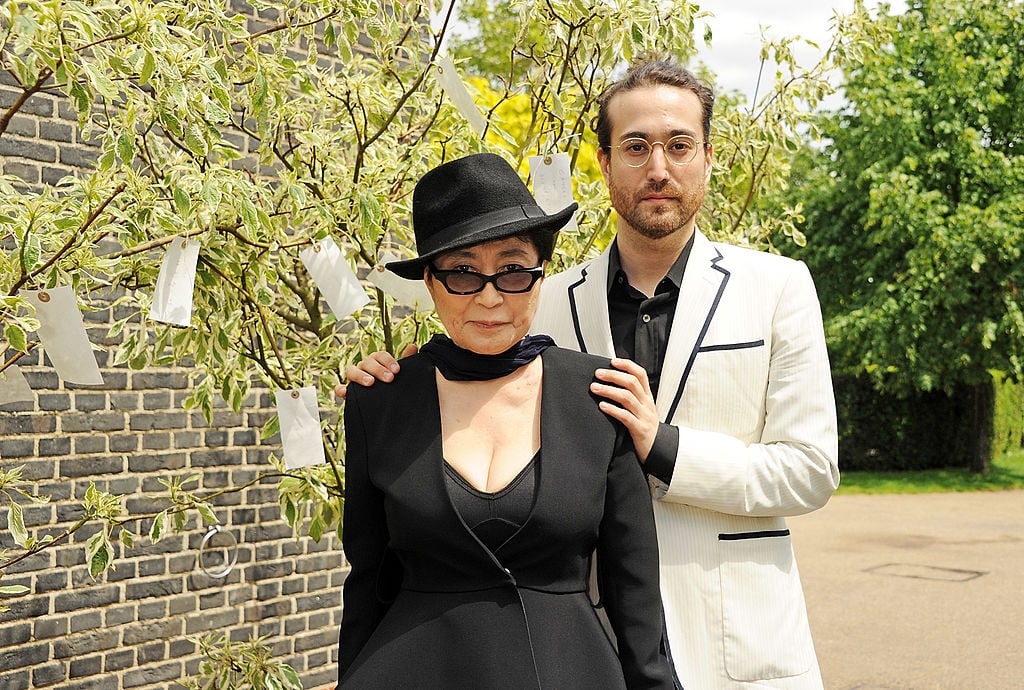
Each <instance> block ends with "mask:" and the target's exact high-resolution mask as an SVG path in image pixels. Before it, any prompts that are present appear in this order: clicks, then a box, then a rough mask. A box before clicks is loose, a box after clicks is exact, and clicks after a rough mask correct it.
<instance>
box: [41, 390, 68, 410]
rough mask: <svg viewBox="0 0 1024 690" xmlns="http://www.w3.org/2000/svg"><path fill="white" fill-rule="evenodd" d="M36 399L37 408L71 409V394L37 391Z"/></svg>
mask: <svg viewBox="0 0 1024 690" xmlns="http://www.w3.org/2000/svg"><path fill="white" fill-rule="evenodd" d="M36 400H37V401H38V402H39V409H40V410H44V411H47V412H63V411H64V410H70V409H71V396H70V395H68V394H67V393H39V395H37V396H36Z"/></svg>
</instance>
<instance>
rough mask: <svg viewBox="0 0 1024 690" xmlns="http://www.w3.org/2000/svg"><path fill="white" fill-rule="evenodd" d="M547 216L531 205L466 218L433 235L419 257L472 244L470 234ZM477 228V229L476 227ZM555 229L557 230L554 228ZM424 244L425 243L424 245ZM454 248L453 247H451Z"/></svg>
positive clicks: (537, 207)
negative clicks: (441, 249)
mask: <svg viewBox="0 0 1024 690" xmlns="http://www.w3.org/2000/svg"><path fill="white" fill-rule="evenodd" d="M546 216H547V214H546V213H544V210H543V209H542V208H541V207H540V206H533V205H521V206H513V207H510V208H502V209H498V210H497V211H491V212H490V213H484V214H482V215H479V216H473V217H472V218H468V219H466V220H464V221H462V222H461V223H456V224H455V225H450V226H448V227H447V228H445V229H444V230H442V231H441V232H437V233H434V234H433V235H431V236H430V237H429V238H428V240H429V243H430V247H421V248H420V250H419V253H420V255H421V256H426V255H428V254H431V253H433V252H435V251H437V249H436V248H442V247H448V246H449V244H451V243H453V242H456V241H458V240H460V239H461V240H464V241H463V242H462V245H466V244H473V243H474V241H473V239H472V234H473V233H474V232H479V231H480V230H487V229H490V228H496V227H500V226H502V225H508V224H510V223H515V222H516V221H520V220H528V219H530V218H544V217H546ZM477 226H478V227H477ZM556 229H557V228H556ZM424 244H426V243H424ZM453 248H454V247H453Z"/></svg>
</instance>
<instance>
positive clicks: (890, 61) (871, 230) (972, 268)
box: [800, 0, 1024, 471]
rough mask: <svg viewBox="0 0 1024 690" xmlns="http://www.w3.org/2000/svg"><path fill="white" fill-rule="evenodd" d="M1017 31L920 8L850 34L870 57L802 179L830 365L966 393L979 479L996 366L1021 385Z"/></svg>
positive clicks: (1022, 59) (1010, 21)
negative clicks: (872, 46) (867, 47)
mask: <svg viewBox="0 0 1024 690" xmlns="http://www.w3.org/2000/svg"><path fill="white" fill-rule="evenodd" d="M858 4H859V3H858ZM1022 25H1024V3H1021V2H997V1H995V0H979V1H978V2H972V3H955V2H951V1H950V0H919V1H916V2H911V3H909V7H908V9H907V12H906V13H905V14H904V15H902V16H898V15H897V16H892V15H889V14H887V12H886V10H885V9H884V8H883V9H882V10H881V13H880V14H879V16H878V17H877V19H875V20H872V21H867V22H865V23H862V24H858V25H856V26H855V27H852V31H854V32H855V33H857V34H860V35H862V36H867V35H874V36H877V37H879V40H878V46H879V47H878V49H877V50H875V51H872V52H869V53H865V54H864V56H863V60H862V61H861V62H859V63H852V64H851V65H850V66H849V67H848V68H847V70H846V73H845V76H844V81H843V89H844V91H845V95H846V105H845V106H844V107H843V108H842V109H841V110H840V112H838V113H835V114H834V115H832V116H831V117H829V118H828V119H827V120H826V121H825V123H824V125H823V131H824V133H825V134H826V135H827V137H828V138H829V139H830V140H831V141H830V143H829V144H828V145H827V146H826V147H824V149H823V150H822V151H820V153H819V154H818V155H817V156H815V157H814V158H813V160H810V161H809V162H807V163H806V166H807V171H806V173H805V174H806V176H805V178H804V179H803V180H802V184H801V185H800V194H801V195H802V196H803V198H804V200H805V204H806V207H807V209H808V210H807V220H806V224H805V225H804V226H803V227H802V229H803V230H804V232H805V233H806V234H807V236H809V237H811V238H812V240H813V241H812V242H811V243H810V244H809V245H808V246H807V248H806V249H805V250H804V251H803V252H802V256H803V258H805V259H806V260H807V261H808V263H809V264H810V265H811V267H812V269H813V270H814V271H815V273H816V274H817V275H819V276H822V277H823V280H821V281H820V283H819V293H820V296H821V299H822V303H823V309H824V312H825V316H826V322H827V329H828V334H829V341H830V345H831V349H832V352H833V357H834V363H833V366H834V368H835V370H836V371H837V372H841V373H847V374H855V375H863V376H866V377H869V378H870V380H871V381H873V382H874V384H875V386H876V387H877V388H878V389H879V390H881V391H884V392H887V393H892V394H895V395H901V396H907V395H912V394H914V393H916V392H919V391H931V390H941V391H944V392H946V393H947V394H953V393H954V391H957V390H959V389H960V388H961V387H966V389H967V390H969V391H970V393H969V395H970V396H971V400H972V403H971V405H972V406H973V408H974V410H975V413H974V418H975V422H976V426H975V439H976V441H975V443H974V444H973V445H974V448H973V450H972V452H971V454H972V456H973V457H972V458H971V466H972V467H973V468H974V469H975V470H977V471H982V470H984V469H985V468H986V467H987V462H988V459H989V456H990V454H991V449H990V446H991V405H992V400H993V396H992V372H999V374H1000V375H1001V376H1006V377H1009V378H1010V379H1012V380H1016V381H1020V380H1021V379H1022V377H1024V310H1022V294H1021V288H1022V286H1024V261H1022V257H1021V247H1022V245H1024V222H1022V219H1024V115H1022V113H1024V44H1022V42H1021V34H1020V27H1021V26H1022Z"/></svg>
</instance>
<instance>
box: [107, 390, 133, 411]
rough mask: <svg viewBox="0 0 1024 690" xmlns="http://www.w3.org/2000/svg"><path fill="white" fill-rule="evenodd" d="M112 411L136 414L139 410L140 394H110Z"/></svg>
mask: <svg viewBox="0 0 1024 690" xmlns="http://www.w3.org/2000/svg"><path fill="white" fill-rule="evenodd" d="M110 409H112V410H124V411H126V412H134V411H135V410H137V409H139V394H138V393H135V392H124V393H115V392H111V393H110Z"/></svg>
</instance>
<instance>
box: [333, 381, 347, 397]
mask: <svg viewBox="0 0 1024 690" xmlns="http://www.w3.org/2000/svg"><path fill="white" fill-rule="evenodd" d="M346 395H348V386H346V385H345V384H343V383H339V384H337V385H336V386H335V387H334V397H335V398H341V399H342V400H344V399H345V396H346Z"/></svg>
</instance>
